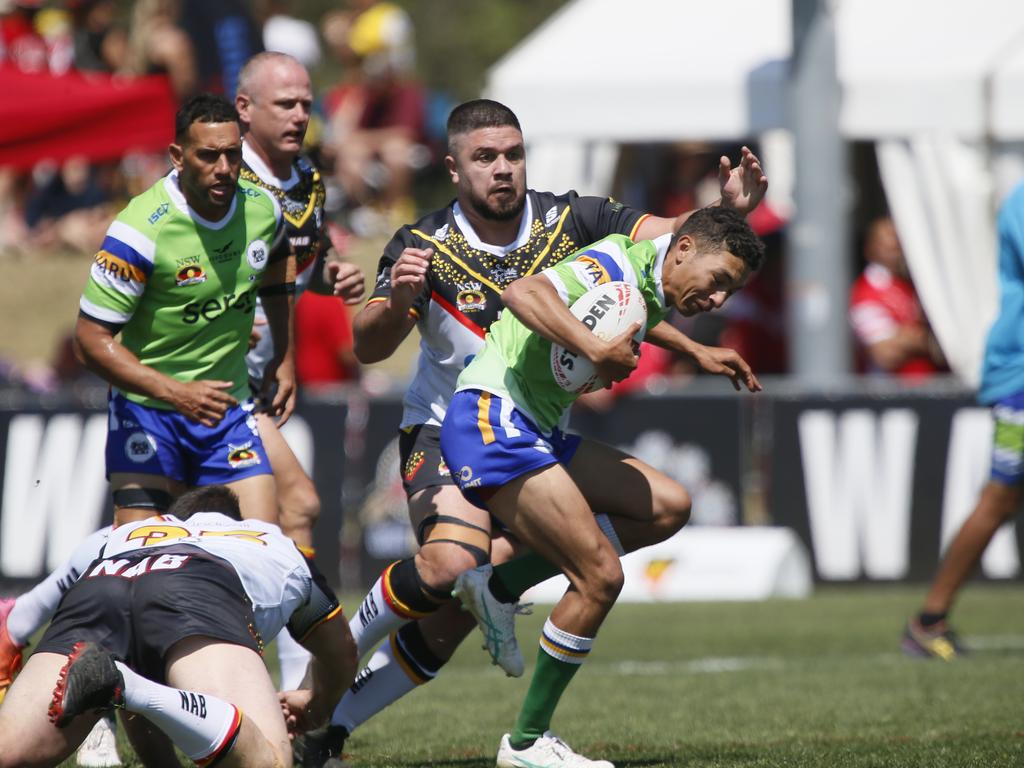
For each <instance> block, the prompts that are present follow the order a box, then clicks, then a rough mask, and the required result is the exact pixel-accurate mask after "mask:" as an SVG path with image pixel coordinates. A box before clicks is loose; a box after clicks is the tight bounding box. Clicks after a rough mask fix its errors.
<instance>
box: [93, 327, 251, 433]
mask: <svg viewBox="0 0 1024 768" xmlns="http://www.w3.org/2000/svg"><path fill="white" fill-rule="evenodd" d="M114 336H115V334H114V331H112V330H111V329H110V328H108V327H106V326H105V325H102V324H100V323H97V322H95V321H93V320H90V319H89V318H87V317H82V316H79V318H78V321H77V322H76V323H75V346H76V349H77V351H78V354H79V356H80V357H81V360H82V362H83V363H84V364H85V366H86V367H87V368H88V369H89V370H90V371H92V372H93V373H95V374H97V375H98V376H100V377H101V378H103V379H104V380H105V381H108V382H110V383H111V384H113V385H114V386H115V387H117V388H118V389H122V390H125V391H126V392H135V393H137V394H140V395H145V396H147V397H153V398H156V399H157V400H162V401H163V402H165V403H168V404H169V405H171V406H173V407H174V409H175V410H177V411H178V412H179V413H182V414H184V415H185V416H187V417H188V418H190V419H192V420H193V421H197V422H199V423H200V424H202V425H204V426H207V427H212V426H214V425H216V424H217V423H218V422H219V421H220V420H221V419H222V418H223V417H224V414H225V413H226V412H227V410H228V408H231V407H232V406H235V405H237V404H238V401H237V400H235V398H234V397H232V396H231V395H230V394H229V393H228V392H227V391H226V390H230V389H231V388H232V387H233V386H234V384H233V383H232V382H230V381H218V380H201V381H178V380H177V379H173V378H171V377H170V376H166V375H164V374H162V373H160V372H159V371H156V370H154V369H153V368H150V367H149V366H147V365H143V364H142V363H140V362H139V359H138V358H137V357H136V356H135V355H134V354H132V353H131V352H130V351H129V350H128V349H126V348H125V347H124V346H123V345H122V344H121V343H120V342H119V341H117V339H116V338H115V337H114Z"/></svg>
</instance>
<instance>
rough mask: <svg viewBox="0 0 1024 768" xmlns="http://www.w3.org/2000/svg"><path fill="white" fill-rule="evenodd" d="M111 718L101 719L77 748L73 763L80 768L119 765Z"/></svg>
mask: <svg viewBox="0 0 1024 768" xmlns="http://www.w3.org/2000/svg"><path fill="white" fill-rule="evenodd" d="M114 722H115V721H114V718H113V717H101V718H100V719H99V720H97V721H96V725H94V726H93V727H92V730H91V731H89V735H88V736H86V737H85V741H83V742H82V746H80V747H79V748H78V754H77V755H76V756H75V762H77V763H78V765H79V766H81V768H111V767H112V766H117V765H121V758H120V757H118V755H117V735H116V731H115V730H114V728H115V726H114Z"/></svg>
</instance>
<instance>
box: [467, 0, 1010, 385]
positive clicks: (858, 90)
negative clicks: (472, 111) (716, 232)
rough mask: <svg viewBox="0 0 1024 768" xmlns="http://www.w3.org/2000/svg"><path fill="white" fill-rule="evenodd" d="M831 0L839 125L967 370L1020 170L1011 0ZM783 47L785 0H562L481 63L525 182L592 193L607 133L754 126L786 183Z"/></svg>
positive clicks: (646, 135)
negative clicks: (869, 171) (873, 165)
mask: <svg viewBox="0 0 1024 768" xmlns="http://www.w3.org/2000/svg"><path fill="white" fill-rule="evenodd" d="M831 6H832V7H833V8H834V20H835V29H836V45H837V59H838V61H837V69H838V77H839V82H840V86H841V90H842V106H841V111H840V115H839V124H840V129H841V131H842V133H843V135H844V136H845V137H846V138H848V139H850V140H873V141H875V142H876V144H877V156H878V159H879V165H880V170H881V174H882V179H883V183H884V184H885V188H886V193H887V196H888V198H889V203H890V207H891V210H892V212H893V216H894V218H895V220H896V224H897V228H898V230H899V232H900V236H901V239H902V240H903V244H904V248H905V250H906V252H907V257H908V261H909V262H910V266H911V271H912V272H913V275H914V279H915V282H916V284H917V287H918V290H919V292H920V294H921V298H922V301H923V303H924V305H925V309H926V311H927V312H928V315H929V318H930V320H931V322H932V324H933V327H934V329H935V332H936V334H937V336H938V337H939V340H940V342H941V343H942V345H943V348H944V349H945V351H946V353H947V355H948V357H949V358H950V362H951V365H952V367H953V369H954V370H955V371H956V372H957V373H958V374H959V375H960V376H961V377H962V378H963V379H964V380H965V381H968V382H972V383H973V382H975V381H976V376H977V370H978V365H979V362H980V358H981V351H982V345H983V341H984V334H985V330H986V328H987V327H988V324H989V323H990V322H991V319H992V317H993V316H994V312H995V309H996V305H997V289H996V279H995V238H994V216H995V206H996V204H997V203H998V201H999V199H1001V197H1002V196H1003V195H1004V194H1005V193H1006V192H1007V191H1008V189H1009V186H1010V184H1011V183H1013V182H1015V181H1017V180H1018V179H1019V178H1021V176H1024V164H1021V162H1020V160H1019V158H1020V156H1021V155H1020V153H1019V152H1018V150H1019V148H1020V146H1021V142H1024V3H1022V2H1020V0H975V2H972V3H961V2H959V0H933V2H931V3H921V2H919V0H833V2H832V3H831ZM792 51H793V32H792V8H791V4H790V0H718V1H717V2H714V3H708V2H697V0H633V2H631V3H629V4H628V5H624V4H623V3H621V2H618V0H574V2H571V3H570V4H568V5H567V6H565V7H564V8H563V9H562V10H561V11H559V12H558V13H556V14H555V15H554V16H553V17H552V18H551V19H549V20H548V22H547V23H546V24H545V25H543V26H542V27H541V28H539V29H538V30H537V31H536V32H535V33H534V34H533V35H531V36H530V37H528V38H527V39H526V40H524V41H523V42H522V43H521V44H520V45H519V46H518V47H517V48H516V49H514V50H513V51H511V52H510V53H509V54H508V55H507V56H506V57H505V58H504V59H503V60H502V61H500V62H499V63H498V64H497V65H495V67H493V68H492V69H491V71H490V72H489V73H488V84H487V88H486V94H487V95H488V96H490V97H491V98H495V99H497V100H499V101H502V102H504V103H506V104H508V105H509V106H510V107H512V108H513V109H514V110H515V111H516V113H517V114H518V115H519V117H520V119H521V121H522V124H523V126H524V132H525V135H526V139H527V142H528V144H529V149H530V183H531V185H533V186H537V187H543V188H551V189H556V188H557V189H563V188H569V187H575V188H576V189H579V190H581V191H588V192H600V191H606V190H607V189H608V187H609V186H610V183H611V178H612V174H613V173H614V167H615V162H616V158H617V149H616V147H617V144H618V143H621V142H657V141H666V142H667V141H679V140H689V139H710V140H728V139H743V138H752V137H761V139H762V141H763V142H764V145H765V147H766V150H765V152H764V155H765V158H764V159H765V161H766V166H767V167H768V171H769V175H770V176H771V178H772V187H773V190H772V194H773V195H776V196H781V197H786V196H787V192H788V188H789V186H790V185H791V179H792V169H791V168H790V167H787V166H788V165H789V162H791V160H788V158H792V157H794V156H795V153H796V152H798V151H799V148H798V147H796V148H793V149H792V150H790V151H789V152H786V151H781V152H777V151H774V150H773V148H774V147H777V146H782V147H785V146H786V142H785V141H783V142H781V144H780V143H779V142H778V139H777V138H776V137H777V136H778V133H779V130H780V129H783V130H784V129H785V128H786V126H787V123H788V119H787V113H788V106H789V104H788V101H789V96H788V76H789V60H790V58H791V56H792ZM802 159H803V158H802ZM808 161H809V162H813V159H810V160H808Z"/></svg>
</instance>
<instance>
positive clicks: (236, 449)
mask: <svg viewBox="0 0 1024 768" xmlns="http://www.w3.org/2000/svg"><path fill="white" fill-rule="evenodd" d="M259 463H260V455H259V454H258V453H256V451H254V450H253V449H252V441H251V440H250V441H249V442H247V443H244V444H242V445H237V446H236V445H231V444H230V443H229V444H228V464H230V465H231V468H232V469H245V468H246V467H254V466H256V465H257V464H259Z"/></svg>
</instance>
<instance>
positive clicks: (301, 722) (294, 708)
mask: <svg viewBox="0 0 1024 768" xmlns="http://www.w3.org/2000/svg"><path fill="white" fill-rule="evenodd" d="M277 698H278V700H279V701H280V702H281V714H282V715H284V722H285V724H286V725H287V726H288V735H289V736H295V735H296V734H299V733H305V732H306V731H311V730H313V729H314V728H319V727H320V726H321V725H323V724H324V723H325V722H327V718H328V716H330V714H331V712H330V708H329V707H326V706H323V705H322V703H318V702H317V700H316V698H315V697H314V696H313V692H312V691H310V690H298V691H281V692H280V693H278V694H277Z"/></svg>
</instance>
